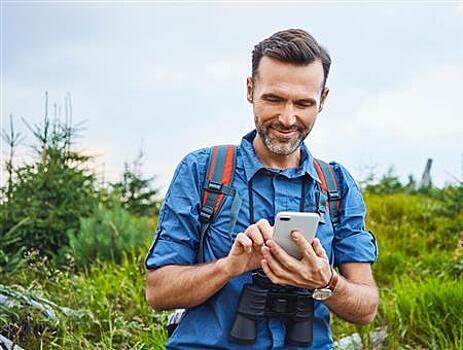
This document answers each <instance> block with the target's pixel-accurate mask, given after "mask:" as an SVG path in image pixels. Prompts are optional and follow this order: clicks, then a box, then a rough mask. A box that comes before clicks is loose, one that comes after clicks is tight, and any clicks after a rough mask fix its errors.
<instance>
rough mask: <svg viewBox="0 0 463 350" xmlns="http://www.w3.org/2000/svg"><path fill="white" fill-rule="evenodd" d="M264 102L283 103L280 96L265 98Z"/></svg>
mask: <svg viewBox="0 0 463 350" xmlns="http://www.w3.org/2000/svg"><path fill="white" fill-rule="evenodd" d="M264 100H265V101H267V102H272V103H278V102H281V98H279V97H278V96H265V97H264Z"/></svg>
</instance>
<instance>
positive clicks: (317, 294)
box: [312, 266, 339, 301]
mask: <svg viewBox="0 0 463 350" xmlns="http://www.w3.org/2000/svg"><path fill="white" fill-rule="evenodd" d="M330 268H331V277H330V280H329V282H328V284H327V285H326V286H325V287H322V288H315V289H314V290H313V292H312V298H314V299H315V300H320V301H322V300H326V299H328V298H329V297H330V296H332V295H333V292H334V289H335V288H336V285H337V284H338V280H339V275H338V274H337V272H336V271H335V270H334V269H333V267H332V266H331V267H330Z"/></svg>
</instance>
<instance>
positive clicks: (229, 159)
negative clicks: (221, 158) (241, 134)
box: [214, 145, 233, 212]
mask: <svg viewBox="0 0 463 350" xmlns="http://www.w3.org/2000/svg"><path fill="white" fill-rule="evenodd" d="M232 172H233V146H232V145H228V146H227V155H226V158H225V167H224V169H223V175H222V184H224V185H226V186H228V185H230V179H231V176H232ZM222 199H223V193H221V194H219V197H218V198H217V202H216V203H215V207H214V212H215V211H217V209H219V206H220V203H222Z"/></svg>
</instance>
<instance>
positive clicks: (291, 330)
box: [230, 270, 314, 346]
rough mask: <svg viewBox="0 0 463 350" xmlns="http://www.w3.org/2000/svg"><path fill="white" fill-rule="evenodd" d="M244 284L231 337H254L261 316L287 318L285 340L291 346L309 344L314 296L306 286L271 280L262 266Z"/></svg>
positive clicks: (249, 341) (246, 341) (243, 340)
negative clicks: (251, 280)
mask: <svg viewBox="0 0 463 350" xmlns="http://www.w3.org/2000/svg"><path fill="white" fill-rule="evenodd" d="M252 279H253V282H252V284H251V283H248V284H245V285H244V288H243V291H242V293H241V297H240V302H239V305H238V311H237V314H236V317H235V321H234V322H233V325H232V328H231V331H230V338H231V340H232V341H235V342H237V343H240V344H253V343H254V342H255V341H256V333H257V328H256V321H257V320H259V319H264V318H276V319H282V320H285V322H286V338H285V343H286V344H287V345H293V346H309V345H311V344H312V333H313V313H314V300H313V298H312V293H310V292H309V291H308V290H307V289H302V288H297V287H291V286H279V285H275V284H273V283H272V282H271V281H270V280H269V279H268V278H267V276H265V274H264V273H263V271H262V270H258V271H257V272H255V273H254V274H253V276H252Z"/></svg>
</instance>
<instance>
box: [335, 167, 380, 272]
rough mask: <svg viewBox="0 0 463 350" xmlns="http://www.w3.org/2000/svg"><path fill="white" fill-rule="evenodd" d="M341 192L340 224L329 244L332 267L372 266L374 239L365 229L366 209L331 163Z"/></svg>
mask: <svg viewBox="0 0 463 350" xmlns="http://www.w3.org/2000/svg"><path fill="white" fill-rule="evenodd" d="M331 165H332V166H333V169H334V170H335V172H336V173H337V175H338V179H339V182H340V184H339V185H340V190H341V209H340V222H339V224H338V225H337V226H336V230H335V236H334V240H333V251H334V265H335V266H339V265H341V264H344V263H348V262H369V263H373V262H375V261H376V259H377V258H378V246H377V243H376V239H375V237H374V235H373V234H372V233H371V232H370V231H367V230H366V229H365V215H366V208H365V203H364V201H363V198H362V193H361V192H360V189H359V187H358V185H357V184H356V182H355V180H354V179H353V178H352V176H351V175H350V174H349V172H348V171H347V170H346V169H345V168H344V167H343V166H341V165H340V164H338V163H332V164H331Z"/></svg>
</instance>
